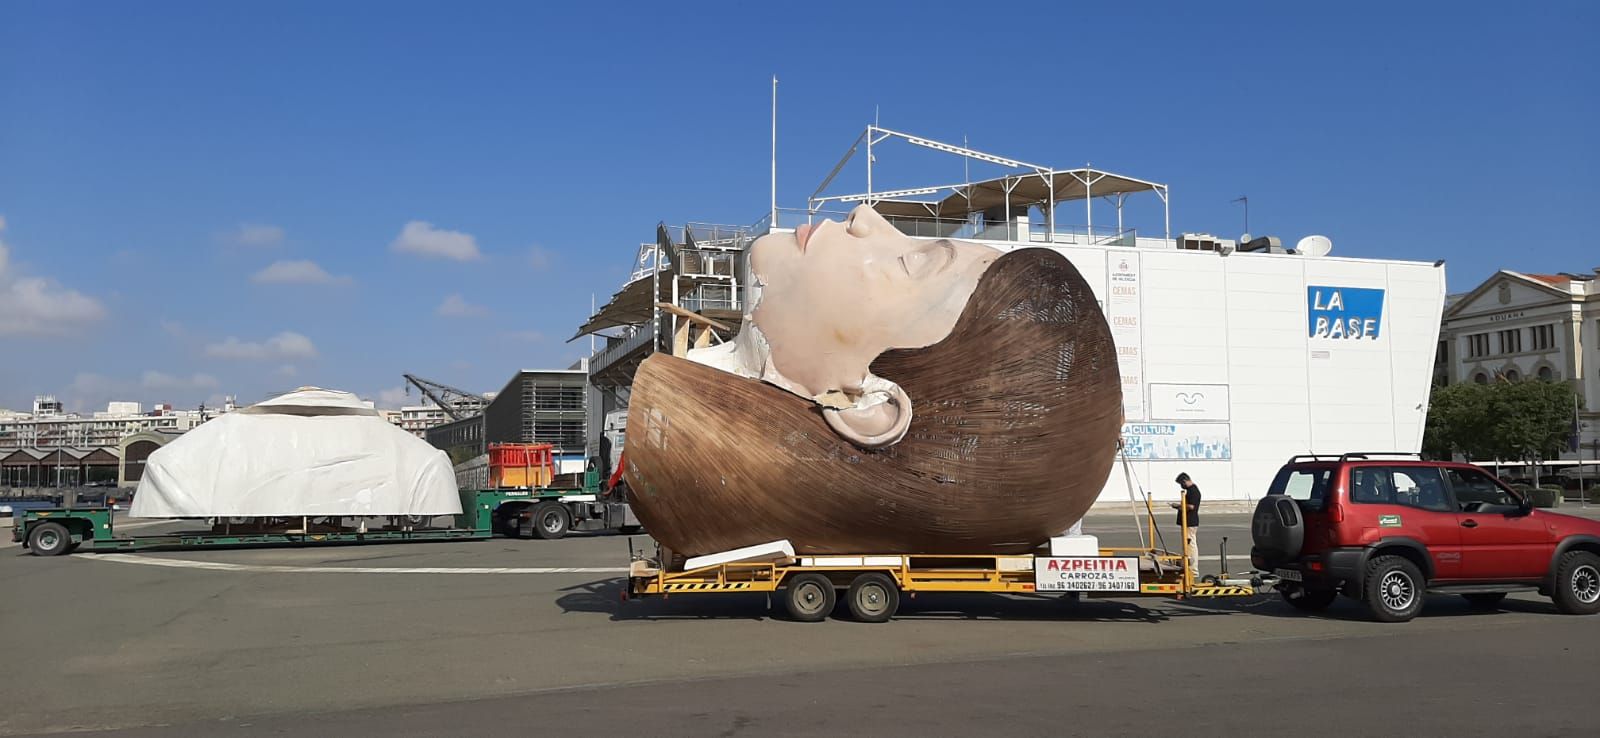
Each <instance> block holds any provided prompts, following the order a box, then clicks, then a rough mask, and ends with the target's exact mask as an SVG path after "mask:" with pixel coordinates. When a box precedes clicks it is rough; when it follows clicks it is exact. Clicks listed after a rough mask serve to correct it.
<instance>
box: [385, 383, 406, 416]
mask: <svg viewBox="0 0 1600 738" xmlns="http://www.w3.org/2000/svg"><path fill="white" fill-rule="evenodd" d="M408 399H409V398H407V397H406V388H405V387H404V386H400V387H390V388H389V389H386V390H379V392H378V407H381V408H384V409H385V410H393V409H395V408H398V407H402V406H404V405H405V404H406V403H407V402H408Z"/></svg>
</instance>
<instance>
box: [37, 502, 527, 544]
mask: <svg viewBox="0 0 1600 738" xmlns="http://www.w3.org/2000/svg"><path fill="white" fill-rule="evenodd" d="M541 492H543V490H540V491H534V490H526V489H485V490H462V491H461V510H462V512H461V514H460V515H456V516H452V517H453V519H452V521H451V525H449V526H448V527H433V526H432V524H431V523H432V522H433V519H416V518H409V519H408V518H391V519H389V520H388V521H387V522H386V523H385V524H382V525H379V526H377V527H370V526H368V525H367V524H366V523H365V522H363V523H362V524H361V525H359V526H357V527H354V528H350V527H340V526H337V525H329V524H327V523H322V524H319V523H318V522H317V521H318V520H319V519H316V518H301V519H299V521H298V523H297V524H296V523H295V522H294V521H293V519H289V521H290V522H289V525H287V526H281V525H280V526H278V527H276V528H273V529H268V528H266V527H265V526H263V525H262V524H261V521H259V520H255V519H250V520H240V521H230V520H225V519H219V520H217V521H215V522H214V523H213V524H212V525H211V527H210V528H208V529H205V530H199V531H180V532H172V533H156V534H151V535H135V536H118V535H117V533H116V529H115V527H114V526H115V522H114V520H113V518H112V509H111V508H108V507H63V508H52V509H39V510H26V511H18V513H17V514H16V515H15V516H14V518H13V520H14V522H13V524H12V530H11V539H12V540H13V541H16V542H18V543H21V544H23V545H24V546H26V547H27V548H28V549H29V550H31V551H32V552H33V554H34V555H36V556H60V555H63V554H68V553H72V552H73V551H75V550H78V549H82V550H85V551H96V552H104V551H141V550H148V549H172V548H222V547H254V546H315V545H336V544H357V543H405V542H411V541H464V540H475V539H483V538H490V537H492V536H493V535H494V534H495V530H496V524H497V521H500V520H504V519H506V517H507V516H508V515H509V511H511V510H522V509H524V508H527V507H529V506H530V505H536V504H538V502H539V501H540V496H539V493H541ZM558 497H559V496H558ZM280 520H283V519H280ZM174 522H181V521H174Z"/></svg>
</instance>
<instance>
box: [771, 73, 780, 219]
mask: <svg viewBox="0 0 1600 738" xmlns="http://www.w3.org/2000/svg"><path fill="white" fill-rule="evenodd" d="M771 227H772V228H777V227H778V75H776V74H774V75H772V225H771Z"/></svg>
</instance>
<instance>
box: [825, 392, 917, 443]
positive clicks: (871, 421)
mask: <svg viewBox="0 0 1600 738" xmlns="http://www.w3.org/2000/svg"><path fill="white" fill-rule="evenodd" d="M878 383H880V384H881V385H882V388H881V389H878V390H876V391H874V392H871V393H870V394H869V395H868V396H867V397H864V398H862V401H861V402H859V403H857V406H856V407H850V408H842V409H839V408H831V407H825V408H823V409H822V419H823V420H825V421H827V423H828V427H829V428H832V429H833V432H835V433H838V434H839V435H840V437H842V438H844V439H845V440H847V441H849V442H851V443H853V444H855V445H857V446H860V447H862V448H868V449H873V448H883V447H884V446H888V445H891V444H893V443H896V442H898V441H899V440H900V439H902V438H905V435H906V431H907V430H910V428H911V398H910V397H908V396H907V395H906V391H905V390H903V389H901V388H900V385H898V384H895V383H893V382H889V381H887V380H878Z"/></svg>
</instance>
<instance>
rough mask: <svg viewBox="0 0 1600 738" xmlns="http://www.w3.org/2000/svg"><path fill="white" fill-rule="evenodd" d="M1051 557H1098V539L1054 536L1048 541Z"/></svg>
mask: <svg viewBox="0 0 1600 738" xmlns="http://www.w3.org/2000/svg"><path fill="white" fill-rule="evenodd" d="M1050 555H1051V556H1099V555H1100V539H1099V538H1098V537H1096V536H1056V537H1055V538H1052V539H1050Z"/></svg>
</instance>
